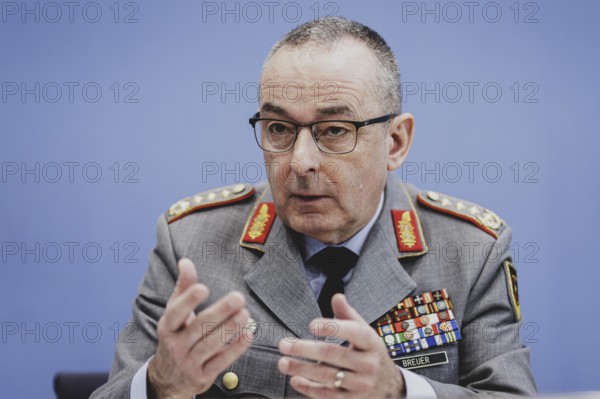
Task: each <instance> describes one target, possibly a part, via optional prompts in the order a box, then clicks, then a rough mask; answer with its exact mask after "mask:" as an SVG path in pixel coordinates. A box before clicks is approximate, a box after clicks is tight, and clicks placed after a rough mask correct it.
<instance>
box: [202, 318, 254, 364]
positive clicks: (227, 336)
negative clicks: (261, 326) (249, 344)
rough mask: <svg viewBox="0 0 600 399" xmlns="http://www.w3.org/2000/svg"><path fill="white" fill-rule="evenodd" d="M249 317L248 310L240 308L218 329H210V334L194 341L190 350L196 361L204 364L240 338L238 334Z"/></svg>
mask: <svg viewBox="0 0 600 399" xmlns="http://www.w3.org/2000/svg"><path fill="white" fill-rule="evenodd" d="M249 317H250V313H248V310H246V309H245V308H242V309H240V310H239V311H238V312H236V313H235V314H233V315H232V316H231V317H230V318H229V319H227V320H226V321H225V322H224V323H223V324H221V325H220V326H218V328H216V329H212V328H211V331H210V332H207V333H205V334H204V335H203V336H202V338H200V340H198V341H196V343H195V344H194V346H193V347H192V349H191V351H192V355H193V356H194V357H195V358H197V359H198V361H200V362H202V363H204V362H205V361H206V360H207V359H209V358H210V357H212V356H214V355H215V354H216V353H218V352H220V351H221V350H223V349H224V347H225V346H227V345H228V344H229V343H230V342H233V341H235V340H237V339H239V338H240V334H241V332H242V330H243V328H244V326H245V325H246V323H247V322H248V318H249ZM242 338H243V337H242Z"/></svg>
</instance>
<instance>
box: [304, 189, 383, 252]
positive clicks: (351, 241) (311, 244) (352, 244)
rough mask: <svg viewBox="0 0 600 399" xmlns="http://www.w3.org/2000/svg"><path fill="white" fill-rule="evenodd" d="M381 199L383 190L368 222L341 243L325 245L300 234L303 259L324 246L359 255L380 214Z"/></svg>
mask: <svg viewBox="0 0 600 399" xmlns="http://www.w3.org/2000/svg"><path fill="white" fill-rule="evenodd" d="M383 199H384V192H382V193H381V196H380V197H379V205H378V206H377V210H376V211H375V213H374V214H373V217H372V218H371V220H369V223H367V224H366V225H365V226H364V227H363V228H362V229H360V230H358V231H357V232H356V234H354V235H353V236H352V237H350V238H348V239H347V240H346V241H344V242H342V243H339V244H336V245H327V244H324V243H322V242H321V241H319V240H315V239H314V238H312V237H309V236H306V235H304V234H302V253H303V254H304V260H307V259H309V258H310V257H311V256H313V255H314V254H316V253H317V252H319V251H320V250H322V249H323V248H325V247H346V248H348V249H349V250H351V251H352V252H354V253H355V254H356V255H360V252H361V250H362V247H363V245H364V244H365V241H367V236H368V235H369V232H370V231H371V228H372V227H373V225H374V224H375V221H376V220H377V218H378V217H379V214H381V210H382V209H383Z"/></svg>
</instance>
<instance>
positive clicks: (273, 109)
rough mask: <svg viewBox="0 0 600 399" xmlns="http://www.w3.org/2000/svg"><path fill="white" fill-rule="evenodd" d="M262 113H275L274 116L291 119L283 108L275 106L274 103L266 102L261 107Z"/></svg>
mask: <svg viewBox="0 0 600 399" xmlns="http://www.w3.org/2000/svg"><path fill="white" fill-rule="evenodd" d="M260 112H261V113H263V112H265V113H267V112H269V113H273V114H277V115H281V116H285V117H287V118H289V117H290V115H289V114H288V113H287V111H286V110H285V109H283V108H281V107H278V106H277V105H275V104H273V103H269V102H266V103H264V104H263V105H262V106H261V107H260Z"/></svg>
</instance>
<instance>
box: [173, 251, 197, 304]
mask: <svg viewBox="0 0 600 399" xmlns="http://www.w3.org/2000/svg"><path fill="white" fill-rule="evenodd" d="M178 266H179V277H177V283H175V290H174V291H173V295H172V297H177V296H179V295H181V294H182V293H183V292H184V291H185V290H186V289H187V288H188V287H189V286H191V285H193V284H195V283H197V282H198V273H197V272H196V266H194V263H193V262H192V261H191V260H189V259H187V258H182V259H180V260H179V262H178Z"/></svg>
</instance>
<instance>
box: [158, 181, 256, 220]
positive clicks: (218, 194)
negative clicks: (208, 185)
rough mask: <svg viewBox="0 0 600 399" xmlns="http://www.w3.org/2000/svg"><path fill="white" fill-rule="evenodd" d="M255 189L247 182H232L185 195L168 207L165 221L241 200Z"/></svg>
mask: <svg viewBox="0 0 600 399" xmlns="http://www.w3.org/2000/svg"><path fill="white" fill-rule="evenodd" d="M255 191H256V189H255V188H254V187H252V186H251V185H249V184H234V185H232V186H227V187H222V188H218V189H215V190H209V191H204V192H201V193H198V194H195V195H192V196H189V197H185V198H183V199H180V200H179V201H177V202H176V203H174V204H173V205H172V206H171V207H170V208H169V210H168V211H167V223H172V222H174V221H176V220H179V219H181V218H182V217H184V216H186V215H189V214H190V213H193V212H196V211H199V210H201V209H208V208H215V207H217V206H221V205H226V204H232V203H234V202H238V201H241V200H243V199H246V198H248V197H251V196H252V195H253V194H254V192H255Z"/></svg>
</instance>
